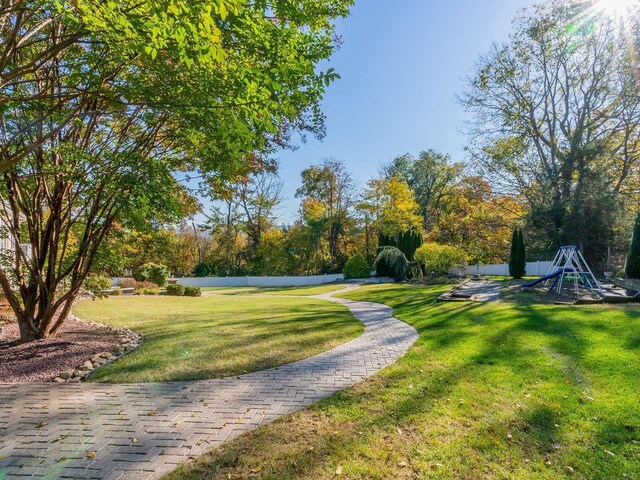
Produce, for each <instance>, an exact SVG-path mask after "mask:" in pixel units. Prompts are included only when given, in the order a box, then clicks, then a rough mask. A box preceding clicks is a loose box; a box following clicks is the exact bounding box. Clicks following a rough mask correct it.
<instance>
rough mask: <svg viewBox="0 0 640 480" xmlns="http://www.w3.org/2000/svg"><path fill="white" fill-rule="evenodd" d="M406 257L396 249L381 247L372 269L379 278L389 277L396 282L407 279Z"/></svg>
mask: <svg viewBox="0 0 640 480" xmlns="http://www.w3.org/2000/svg"><path fill="white" fill-rule="evenodd" d="M408 264H409V262H408V261H407V257H405V256H404V254H403V253H402V252H401V251H400V250H398V249H397V248H396V247H383V248H382V250H380V253H379V254H378V258H376V261H375V263H374V264H373V268H375V270H376V274H377V275H378V276H379V277H391V278H395V279H396V280H397V281H402V280H404V279H405V278H407V267H408Z"/></svg>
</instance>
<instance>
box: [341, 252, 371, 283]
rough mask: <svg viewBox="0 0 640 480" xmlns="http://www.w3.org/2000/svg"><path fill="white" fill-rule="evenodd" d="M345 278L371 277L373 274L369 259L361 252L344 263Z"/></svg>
mask: <svg viewBox="0 0 640 480" xmlns="http://www.w3.org/2000/svg"><path fill="white" fill-rule="evenodd" d="M342 273H344V278H346V279H349V278H369V277H370V276H371V267H370V266H369V264H368V263H367V260H366V259H365V258H364V257H363V256H362V255H360V254H359V253H357V254H355V255H354V256H353V257H351V258H350V259H349V260H347V263H345V264H344V269H343V270H342Z"/></svg>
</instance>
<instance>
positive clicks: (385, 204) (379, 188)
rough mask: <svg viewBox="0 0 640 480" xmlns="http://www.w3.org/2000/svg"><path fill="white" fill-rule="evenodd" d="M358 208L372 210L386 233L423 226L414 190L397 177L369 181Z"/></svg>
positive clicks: (381, 228)
mask: <svg viewBox="0 0 640 480" xmlns="http://www.w3.org/2000/svg"><path fill="white" fill-rule="evenodd" d="M358 208H359V209H360V210H366V211H368V212H371V213H372V214H373V215H374V217H376V219H377V220H376V222H377V223H378V227H379V229H380V231H381V232H382V233H384V234H386V235H395V234H397V233H399V232H405V231H408V230H420V229H421V226H422V218H421V217H420V215H418V211H419V208H420V207H419V205H418V203H417V202H416V199H415V197H414V194H413V192H412V191H411V189H410V188H409V185H407V184H406V183H405V182H403V181H402V180H400V179H399V178H397V177H393V178H390V179H386V178H377V179H374V180H371V181H369V183H368V184H367V191H366V192H365V201H364V202H363V203H362V204H361V205H359V206H358Z"/></svg>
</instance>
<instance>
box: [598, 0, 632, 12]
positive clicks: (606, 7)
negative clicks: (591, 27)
mask: <svg viewBox="0 0 640 480" xmlns="http://www.w3.org/2000/svg"><path fill="white" fill-rule="evenodd" d="M597 6H598V9H599V10H602V11H606V12H609V13H611V14H614V15H625V14H628V13H630V12H631V10H634V9H636V8H638V6H640V0H599V1H598V3H597Z"/></svg>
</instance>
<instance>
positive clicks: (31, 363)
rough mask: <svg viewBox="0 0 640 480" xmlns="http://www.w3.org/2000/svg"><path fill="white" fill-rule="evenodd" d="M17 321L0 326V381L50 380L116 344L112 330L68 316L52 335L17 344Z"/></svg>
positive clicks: (117, 342)
mask: <svg viewBox="0 0 640 480" xmlns="http://www.w3.org/2000/svg"><path fill="white" fill-rule="evenodd" d="M18 338H19V332H18V324H17V323H8V324H3V325H0V383H24V382H49V381H51V380H53V379H54V378H55V377H56V376H57V375H58V374H59V373H60V372H62V371H64V370H71V369H74V368H76V367H77V366H79V365H81V364H82V363H84V362H85V361H86V360H88V359H89V358H91V357H92V356H93V355H96V354H98V353H101V352H111V351H112V350H113V349H114V348H115V347H117V346H118V345H119V341H118V335H117V333H116V332H114V331H113V330H111V329H108V328H103V327H99V326H96V325H89V324H86V323H82V322H78V321H76V320H72V319H68V320H67V321H65V323H64V324H63V326H62V328H61V329H60V330H59V331H58V335H57V336H56V337H55V338H48V339H45V340H37V341H35V342H30V343H26V344H16V340H17V339H18Z"/></svg>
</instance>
